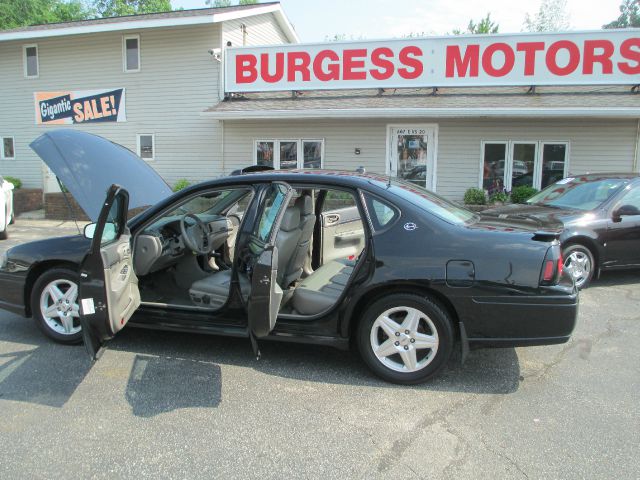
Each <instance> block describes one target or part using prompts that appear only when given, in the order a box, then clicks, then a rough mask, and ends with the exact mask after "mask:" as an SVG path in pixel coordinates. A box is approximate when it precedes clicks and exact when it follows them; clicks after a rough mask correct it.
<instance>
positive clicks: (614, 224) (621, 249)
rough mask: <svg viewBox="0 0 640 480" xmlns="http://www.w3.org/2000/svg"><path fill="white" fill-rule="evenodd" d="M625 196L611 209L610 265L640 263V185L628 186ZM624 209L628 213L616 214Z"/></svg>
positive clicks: (608, 251)
mask: <svg viewBox="0 0 640 480" xmlns="http://www.w3.org/2000/svg"><path fill="white" fill-rule="evenodd" d="M626 190H627V191H626V192H625V193H624V196H623V197H622V198H621V199H620V200H619V201H618V202H616V204H615V206H614V207H613V208H612V209H611V213H610V217H611V218H610V219H609V221H608V224H607V248H606V264H607V265H608V266H619V267H628V266H639V265H640V214H635V213H636V212H640V185H633V186H631V185H630V186H627V187H626ZM619 209H622V211H625V210H626V212H625V213H627V214H626V215H622V216H616V215H615V214H614V212H616V211H618V210H619Z"/></svg>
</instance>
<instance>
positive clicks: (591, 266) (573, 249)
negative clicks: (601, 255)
mask: <svg viewBox="0 0 640 480" xmlns="http://www.w3.org/2000/svg"><path fill="white" fill-rule="evenodd" d="M562 258H564V269H565V270H566V271H567V272H569V274H570V275H571V277H572V278H573V281H574V282H575V284H576V287H578V290H582V289H583V288H587V287H588V286H589V283H591V279H592V278H593V274H594V272H595V270H596V261H595V258H594V257H593V253H591V250H589V249H588V248H587V247H585V246H584V245H581V244H579V243H574V244H572V245H567V246H566V247H565V248H564V249H563V250H562Z"/></svg>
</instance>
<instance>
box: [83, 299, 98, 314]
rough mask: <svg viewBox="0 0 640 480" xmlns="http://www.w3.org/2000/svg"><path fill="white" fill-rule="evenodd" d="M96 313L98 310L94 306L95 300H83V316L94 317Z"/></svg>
mask: <svg viewBox="0 0 640 480" xmlns="http://www.w3.org/2000/svg"><path fill="white" fill-rule="evenodd" d="M94 313H96V309H95V307H94V305H93V298H83V299H82V314H83V315H93V314H94Z"/></svg>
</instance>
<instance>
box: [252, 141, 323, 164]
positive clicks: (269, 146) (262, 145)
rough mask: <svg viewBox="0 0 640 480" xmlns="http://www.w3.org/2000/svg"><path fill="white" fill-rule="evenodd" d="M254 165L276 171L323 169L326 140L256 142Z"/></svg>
mask: <svg viewBox="0 0 640 480" xmlns="http://www.w3.org/2000/svg"><path fill="white" fill-rule="evenodd" d="M254 155H255V158H254V163H255V164H256V165H263V166H268V167H273V168H276V169H283V170H286V169H293V168H322V167H323V163H324V140H320V139H306V138H305V139H291V140H289V139H286V140H285V139H283V140H256V142H255V149H254Z"/></svg>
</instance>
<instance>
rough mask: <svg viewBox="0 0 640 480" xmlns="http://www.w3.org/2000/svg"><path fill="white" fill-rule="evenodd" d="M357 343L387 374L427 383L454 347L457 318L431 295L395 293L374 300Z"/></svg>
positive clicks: (401, 381) (391, 378) (401, 380)
mask: <svg viewBox="0 0 640 480" xmlns="http://www.w3.org/2000/svg"><path fill="white" fill-rule="evenodd" d="M356 335H357V344H358V348H359V350H360V354H361V355H362V358H363V360H364V361H365V363H366V364H367V366H368V367H369V368H370V369H371V370H372V371H373V372H374V373H375V374H376V375H378V376H379V377H381V378H382V379H384V380H386V381H388V382H392V383H399V384H404V385H411V384H416V383H422V382H424V381H426V380H428V379H429V378H431V377H433V376H435V375H436V374H437V373H438V372H440V370H441V369H442V368H443V367H444V366H445V365H446V363H447V361H448V360H449V357H450V356H451V352H452V350H453V340H454V334H453V327H452V325H451V319H450V318H449V315H448V314H447V313H446V312H445V310H444V309H443V308H442V307H440V305H439V304H438V303H437V302H436V301H434V300H433V299H431V298H429V297H423V296H419V295H413V294H393V295H389V296H386V297H383V298H381V299H380V300H378V301H376V302H375V303H373V304H372V305H371V306H370V307H369V308H368V309H367V310H366V311H365V313H364V315H363V317H362V318H361V321H360V323H359V324H358V329H357V333H356Z"/></svg>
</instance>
